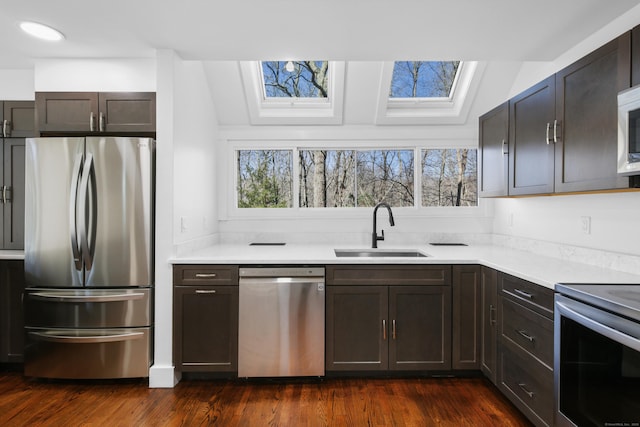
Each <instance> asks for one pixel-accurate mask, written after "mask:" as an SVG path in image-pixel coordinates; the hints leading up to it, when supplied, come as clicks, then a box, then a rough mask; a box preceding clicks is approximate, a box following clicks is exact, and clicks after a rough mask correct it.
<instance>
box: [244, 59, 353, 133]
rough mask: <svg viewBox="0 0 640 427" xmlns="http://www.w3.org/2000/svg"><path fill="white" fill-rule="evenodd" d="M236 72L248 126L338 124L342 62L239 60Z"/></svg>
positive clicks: (340, 113)
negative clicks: (246, 109) (241, 86)
mask: <svg viewBox="0 0 640 427" xmlns="http://www.w3.org/2000/svg"><path fill="white" fill-rule="evenodd" d="M289 70H291V71H289ZM240 71H241V73H242V80H243V83H244V91H245V97H246V100H247V106H248V107H249V117H250V119H251V123H252V124H254V125H271V124H293V125H308V124H309V125H338V124H341V123H342V109H343V102H342V100H343V97H344V94H343V90H344V72H345V64H344V62H340V61H324V60H314V61H262V62H260V61H242V62H240Z"/></svg>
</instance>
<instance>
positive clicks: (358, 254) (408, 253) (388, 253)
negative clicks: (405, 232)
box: [334, 249, 429, 258]
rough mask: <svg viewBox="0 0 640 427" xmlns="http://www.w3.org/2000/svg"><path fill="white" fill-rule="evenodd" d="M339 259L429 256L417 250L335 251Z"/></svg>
mask: <svg viewBox="0 0 640 427" xmlns="http://www.w3.org/2000/svg"><path fill="white" fill-rule="evenodd" d="M334 252H335V253H336V256H337V257H339V258H344V257H352V258H378V257H379V258H421V257H428V256H429V255H427V254H425V253H423V252H421V251H419V250H417V249H335V250H334Z"/></svg>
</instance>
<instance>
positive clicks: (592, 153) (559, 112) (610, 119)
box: [554, 33, 631, 193]
mask: <svg viewBox="0 0 640 427" xmlns="http://www.w3.org/2000/svg"><path fill="white" fill-rule="evenodd" d="M630 56H631V34H630V33H625V34H623V35H622V36H620V37H618V38H617V39H615V40H613V41H611V42H609V43H607V44H606V45H604V46H602V47H601V48H600V49H598V50H596V51H595V52H593V53H591V54H589V55H587V56H586V57H584V58H582V59H580V60H579V61H577V62H575V63H574V64H572V65H570V66H568V67H567V68H565V69H563V70H562V71H560V72H558V73H556V107H555V110H556V119H557V120H558V123H559V129H558V131H557V132H558V133H559V135H558V138H557V141H556V142H555V144H554V147H555V192H556V193H561V192H562V193H564V192H572V191H587V190H607V189H615V188H628V187H629V178H627V177H623V176H619V175H618V170H617V156H618V92H620V91H621V90H624V89H627V88H629V87H630V82H631V74H630V73H631V61H630Z"/></svg>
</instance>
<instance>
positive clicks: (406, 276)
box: [326, 265, 451, 285]
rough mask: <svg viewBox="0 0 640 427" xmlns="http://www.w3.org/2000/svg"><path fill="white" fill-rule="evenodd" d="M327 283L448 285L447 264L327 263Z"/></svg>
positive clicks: (449, 280)
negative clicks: (372, 264) (373, 264)
mask: <svg viewBox="0 0 640 427" xmlns="http://www.w3.org/2000/svg"><path fill="white" fill-rule="evenodd" d="M326 281H327V284H328V285H450V284H451V266H448V265H375V266H370V265H328V266H327V267H326Z"/></svg>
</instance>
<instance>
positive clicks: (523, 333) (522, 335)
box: [516, 329, 535, 342]
mask: <svg viewBox="0 0 640 427" xmlns="http://www.w3.org/2000/svg"><path fill="white" fill-rule="evenodd" d="M516 332H517V333H518V334H520V336H521V337H523V338H525V339H526V340H528V341H529V342H533V341H534V340H535V338H534V337H532V336H531V335H529V334H528V333H527V331H521V330H518V329H516Z"/></svg>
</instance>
